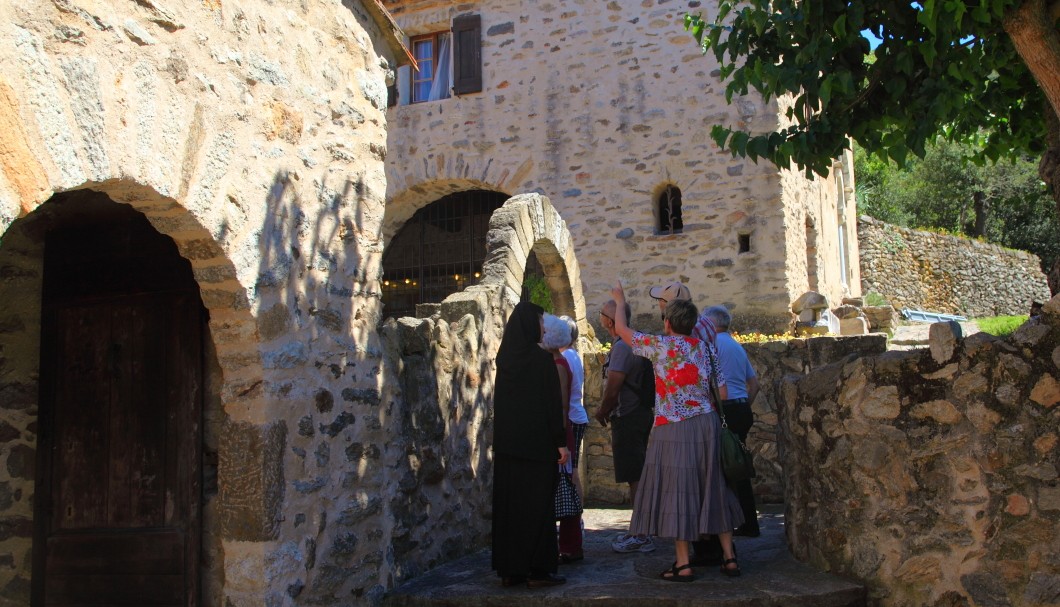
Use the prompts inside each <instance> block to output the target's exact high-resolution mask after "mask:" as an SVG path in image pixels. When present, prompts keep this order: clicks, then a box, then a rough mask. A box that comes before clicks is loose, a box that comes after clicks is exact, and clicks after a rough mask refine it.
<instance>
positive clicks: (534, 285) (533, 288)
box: [523, 274, 552, 314]
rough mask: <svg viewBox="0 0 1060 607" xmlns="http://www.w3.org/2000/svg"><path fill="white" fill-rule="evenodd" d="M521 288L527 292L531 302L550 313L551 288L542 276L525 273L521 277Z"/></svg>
mask: <svg viewBox="0 0 1060 607" xmlns="http://www.w3.org/2000/svg"><path fill="white" fill-rule="evenodd" d="M523 289H524V290H525V291H526V292H528V293H529V295H530V301H531V302H532V303H535V304H537V305H539V306H541V308H542V309H544V310H545V312H548V313H549V314H551V313H552V290H551V289H549V288H548V283H546V282H545V277H544V276H540V275H538V274H527V275H526V276H525V277H524V278H523Z"/></svg>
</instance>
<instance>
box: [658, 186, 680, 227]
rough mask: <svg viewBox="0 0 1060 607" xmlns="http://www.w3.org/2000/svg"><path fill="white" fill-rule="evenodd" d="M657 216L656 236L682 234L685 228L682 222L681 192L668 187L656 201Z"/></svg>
mask: <svg viewBox="0 0 1060 607" xmlns="http://www.w3.org/2000/svg"><path fill="white" fill-rule="evenodd" d="M655 209H656V211H655V216H656V217H657V218H658V224H656V226H655V228H656V234H680V233H681V231H682V229H683V228H684V225H685V224H684V222H683V221H682V220H681V190H680V188H678V187H677V186H673V185H668V186H666V188H665V189H664V190H663V191H662V193H661V194H659V198H658V200H656V201H655Z"/></svg>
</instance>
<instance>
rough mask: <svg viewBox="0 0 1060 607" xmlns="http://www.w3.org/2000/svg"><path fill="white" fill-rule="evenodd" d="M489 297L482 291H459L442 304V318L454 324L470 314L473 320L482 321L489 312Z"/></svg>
mask: <svg viewBox="0 0 1060 607" xmlns="http://www.w3.org/2000/svg"><path fill="white" fill-rule="evenodd" d="M489 309H490V304H489V295H488V293H485V292H483V291H460V292H457V293H453V294H452V295H450V296H449V297H446V298H445V301H443V302H442V307H441V314H442V318H443V319H445V320H446V321H448V322H450V323H456V322H458V321H459V320H460V319H462V318H463V317H464V316H466V315H468V314H470V315H471V316H472V317H473V318H475V319H483V318H485V316H486V314H487V313H488V312H489Z"/></svg>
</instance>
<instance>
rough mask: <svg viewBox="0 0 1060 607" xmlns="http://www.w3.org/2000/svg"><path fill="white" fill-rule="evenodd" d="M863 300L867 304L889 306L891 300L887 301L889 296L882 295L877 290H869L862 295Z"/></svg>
mask: <svg viewBox="0 0 1060 607" xmlns="http://www.w3.org/2000/svg"><path fill="white" fill-rule="evenodd" d="M862 301H863V302H864V303H865V305H866V306H889V305H891V302H889V301H887V298H886V297H884V296H883V295H880V294H879V293H877V292H876V291H869V292H868V293H866V294H865V296H864V297H862Z"/></svg>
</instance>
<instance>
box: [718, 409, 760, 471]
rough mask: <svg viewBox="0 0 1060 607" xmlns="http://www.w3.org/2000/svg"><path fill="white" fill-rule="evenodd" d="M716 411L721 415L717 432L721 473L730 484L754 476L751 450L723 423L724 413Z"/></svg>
mask: <svg viewBox="0 0 1060 607" xmlns="http://www.w3.org/2000/svg"><path fill="white" fill-rule="evenodd" d="M718 413H719V415H721V430H720V431H719V432H718V439H719V440H720V441H721V473H722V474H724V475H725V480H726V481H727V482H728V483H729V484H730V485H731V484H732V483H735V482H737V481H745V480H748V479H752V478H754V477H755V465H754V458H753V457H752V455H751V452H750V451H748V450H747V447H746V446H745V445H744V444H743V442H742V441H741V440H740V437H739V436H736V433H735V432H733V431H732V430H729V426H728V425H726V423H725V414H724V413H721V410H720V409H719V410H718Z"/></svg>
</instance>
